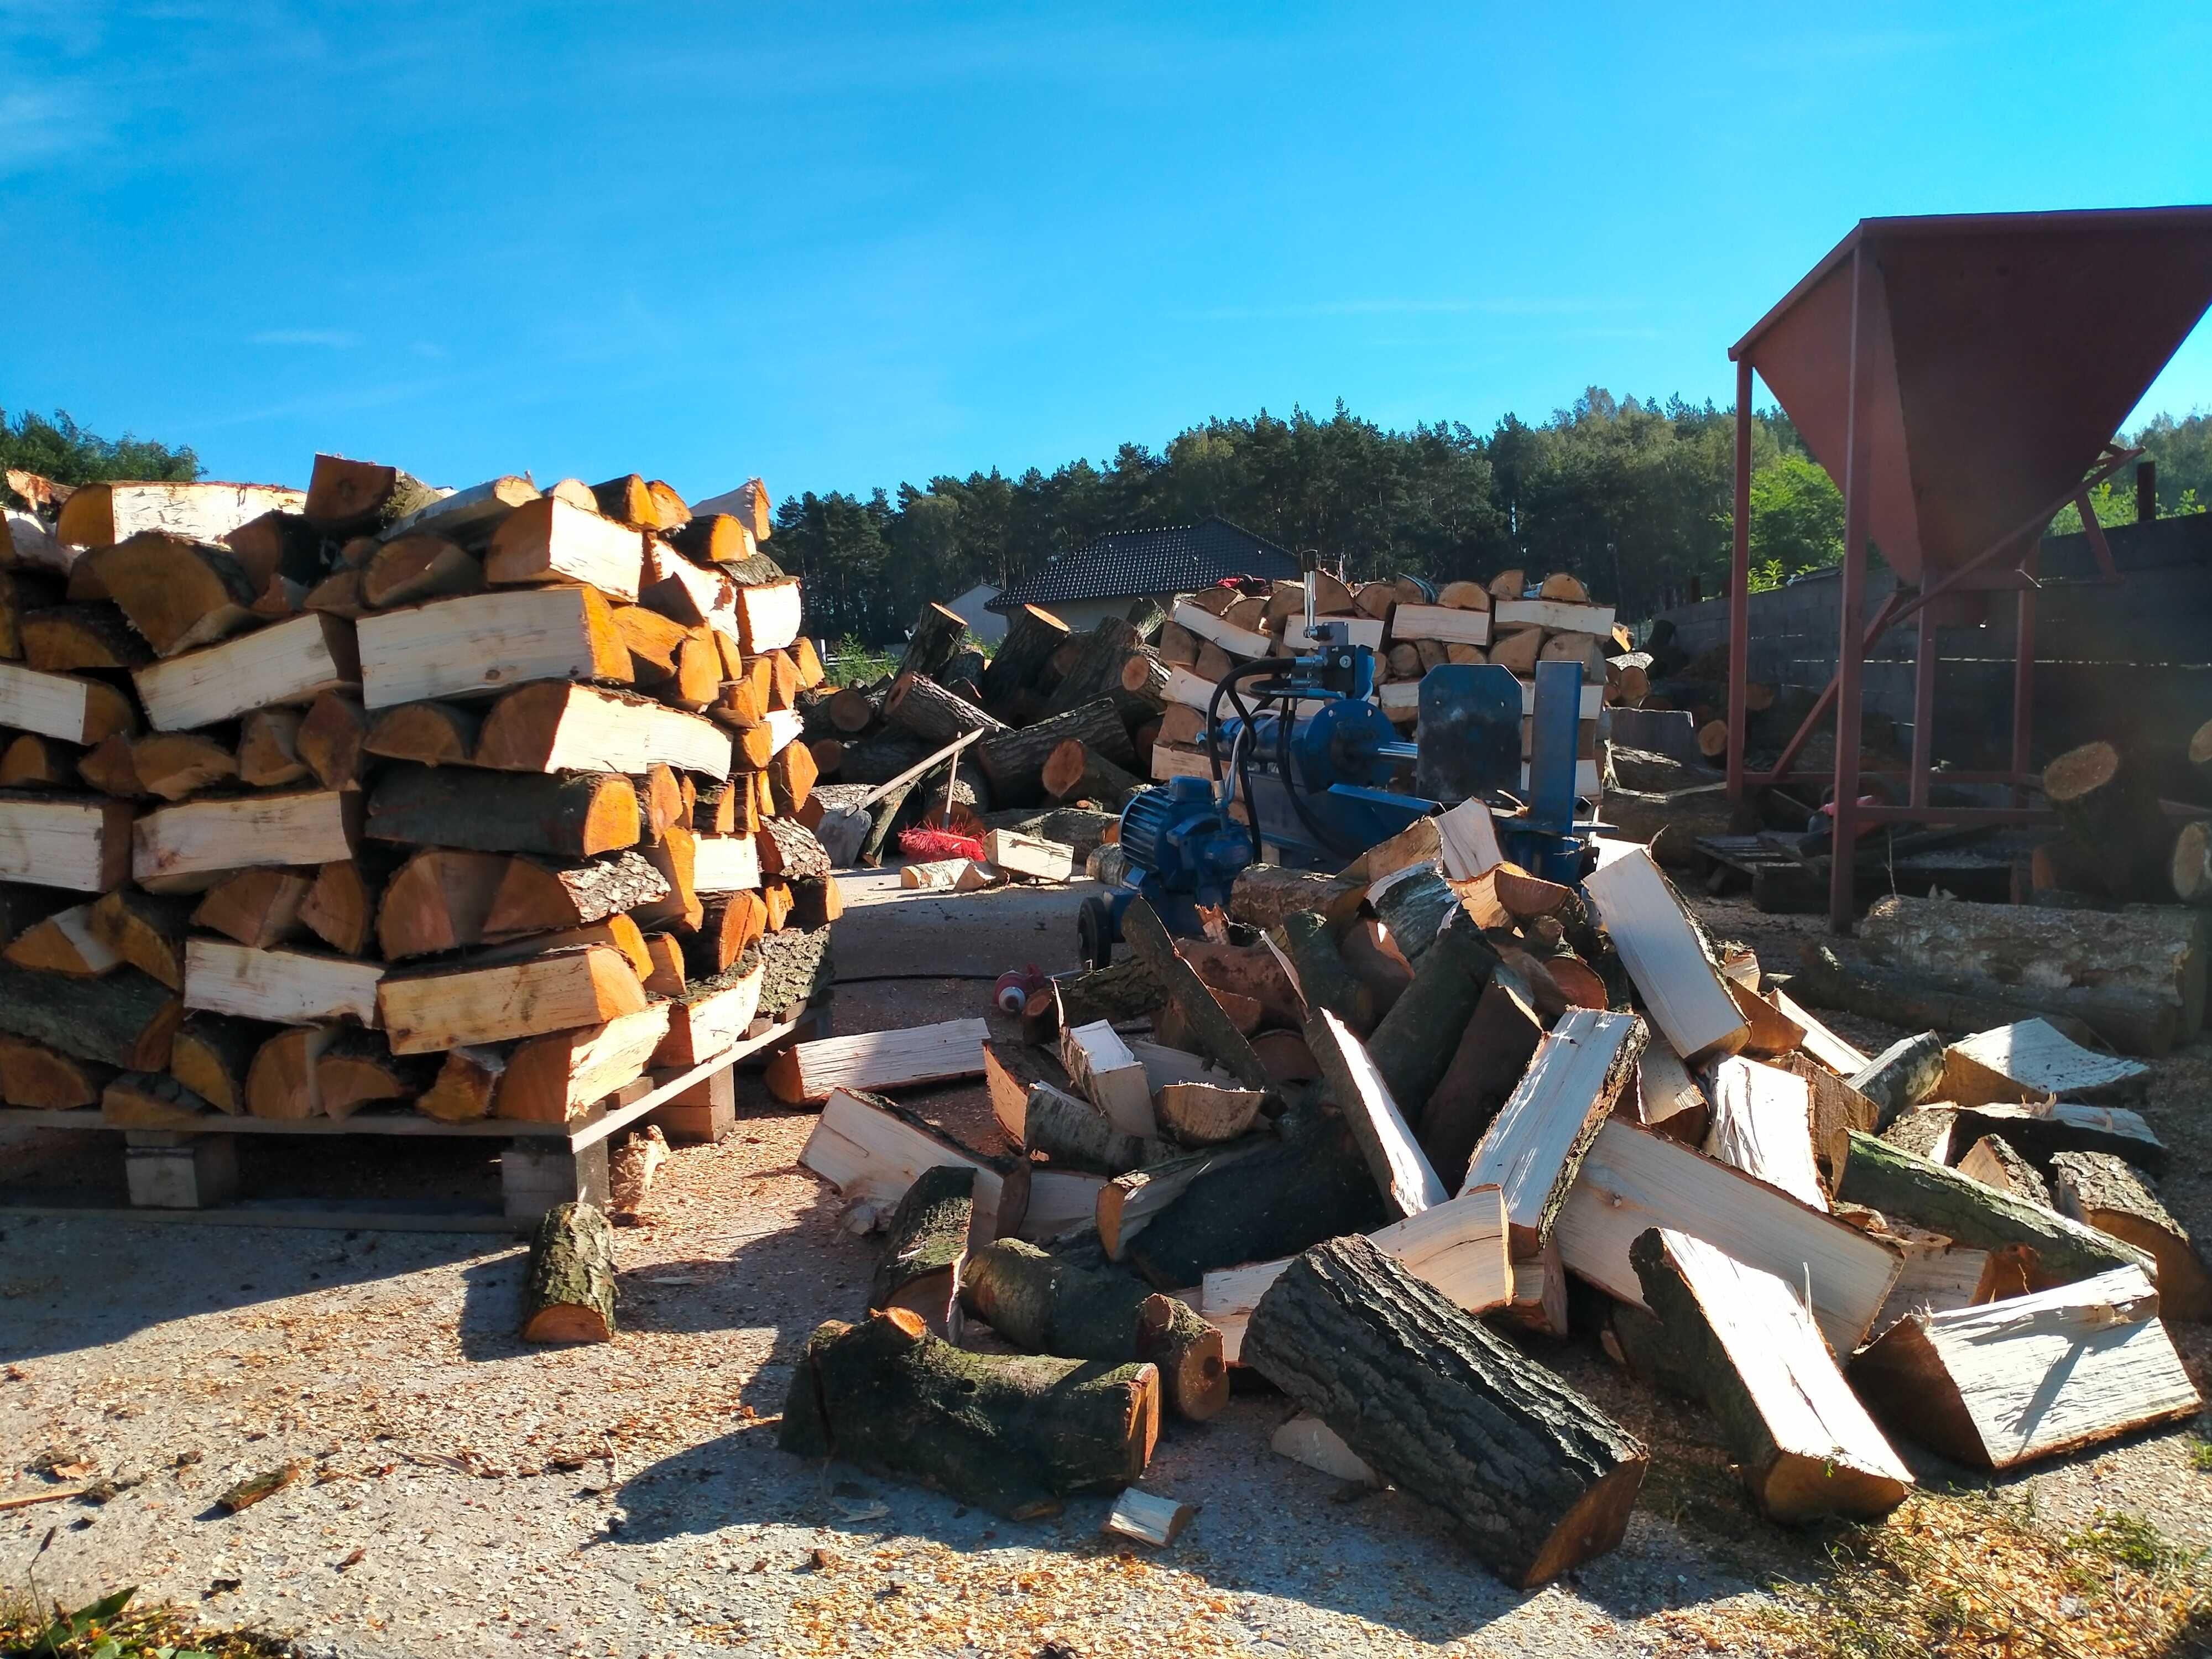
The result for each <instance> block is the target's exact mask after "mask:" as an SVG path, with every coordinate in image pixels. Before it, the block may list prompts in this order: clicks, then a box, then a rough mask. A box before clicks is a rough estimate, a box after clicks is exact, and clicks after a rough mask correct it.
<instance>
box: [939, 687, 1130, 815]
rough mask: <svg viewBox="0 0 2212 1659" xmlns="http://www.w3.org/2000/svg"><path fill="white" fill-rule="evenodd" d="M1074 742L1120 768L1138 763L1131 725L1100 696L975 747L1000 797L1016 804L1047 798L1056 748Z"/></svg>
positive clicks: (977, 761) (1109, 700)
mask: <svg viewBox="0 0 2212 1659" xmlns="http://www.w3.org/2000/svg"><path fill="white" fill-rule="evenodd" d="M1071 738H1073V739H1074V740H1076V741H1077V742H1079V743H1081V744H1084V745H1085V747H1087V748H1089V749H1091V750H1093V751H1095V752H1096V753H1097V754H1099V755H1102V756H1103V757H1105V758H1106V759H1108V760H1109V761H1111V762H1113V763H1115V765H1116V766H1121V767H1124V768H1126V767H1130V766H1133V765H1135V764H1136V760H1137V751H1136V750H1135V748H1134V747H1133V745H1132V744H1131V743H1130V741H1129V731H1128V727H1127V726H1126V725H1124V724H1123V723H1122V720H1121V714H1120V712H1119V711H1118V710H1117V709H1116V708H1115V705H1114V702H1113V700H1112V699H1111V698H1110V697H1094V698H1092V699H1091V700H1090V701H1088V702H1079V703H1077V704H1076V705H1075V706H1074V707H1073V708H1066V709H1064V710H1061V711H1058V712H1055V713H1054V714H1052V715H1051V716H1050V717H1048V718H1047V719H1044V720H1038V721H1037V722H1036V724H1035V725H1032V726H1023V727H1021V728H1019V729H1018V730H1012V731H1006V732H998V733H994V734H993V735H992V736H989V737H987V738H981V739H980V740H979V741H978V742H977V743H976V744H975V750H974V752H975V761H976V764H977V765H978V766H980V767H981V769H982V772H983V775H984V776H985V777H987V778H988V779H989V780H990V781H991V790H992V793H993V795H994V798H995V799H999V800H1002V801H1005V802H1006V803H1007V804H1009V805H1027V804H1030V803H1031V802H1035V801H1038V800H1042V799H1043V798H1044V766H1045V763H1046V762H1047V761H1048V760H1049V759H1050V758H1051V757H1052V753H1053V750H1055V749H1057V748H1059V747H1060V744H1063V743H1066V742H1067V741H1068V740H1069V739H1071Z"/></svg>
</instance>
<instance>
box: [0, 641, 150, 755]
mask: <svg viewBox="0 0 2212 1659" xmlns="http://www.w3.org/2000/svg"><path fill="white" fill-rule="evenodd" d="M0 726H9V727H13V728H14V729H15V730H16V731H19V732H35V733H37V734H38V735H39V736H40V737H46V738H59V739H60V740H61V741H62V742H64V743H76V744H84V745H85V746H86V747H88V748H89V747H91V746H93V745H94V744H100V743H104V742H106V740H107V739H108V738H111V737H113V736H115V735H116V734H118V732H119V733H121V734H123V735H124V736H125V737H128V736H129V735H131V733H132V732H137V729H138V714H137V710H136V709H134V708H131V699H130V698H128V697H127V696H124V694H123V693H122V692H120V691H118V690H116V689H115V688H114V687H113V686H112V685H110V684H107V683H106V681H105V680H99V679H92V678H86V677H84V676H82V675H77V674H46V673H41V672H40V671H38V670H37V669H35V668H26V667H24V666H23V665H22V664H21V663H15V662H0Z"/></svg>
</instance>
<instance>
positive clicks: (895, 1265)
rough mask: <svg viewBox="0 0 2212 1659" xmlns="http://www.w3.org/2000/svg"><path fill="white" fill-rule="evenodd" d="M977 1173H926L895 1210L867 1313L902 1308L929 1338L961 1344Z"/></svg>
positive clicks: (957, 1169) (958, 1169) (954, 1168)
mask: <svg viewBox="0 0 2212 1659" xmlns="http://www.w3.org/2000/svg"><path fill="white" fill-rule="evenodd" d="M974 1223H975V1170H974V1169H972V1168H970V1167H969V1166H967V1165H964V1164H939V1165H938V1166H937V1167H936V1168H935V1169H932V1170H923V1171H922V1172H921V1175H920V1176H917V1177H915V1183H914V1185H913V1186H911V1187H909V1188H907V1189H906V1194H905V1196H904V1197H902V1198H901V1199H900V1200H899V1201H898V1206H897V1207H896V1208H895V1209H894V1210H892V1212H891V1216H890V1222H889V1224H888V1225H887V1226H886V1228H885V1231H886V1233H887V1234H888V1237H887V1238H886V1239H885V1241H884V1254H883V1255H882V1257H881V1259H880V1260H879V1261H878V1262H877V1264H876V1275H875V1279H874V1280H873V1281H872V1283H871V1285H870V1286H869V1290H868V1310H869V1311H870V1312H872V1313H873V1312H878V1311H880V1310H883V1309H885V1308H904V1309H905V1310H907V1311H908V1312H909V1313H913V1314H916V1315H918V1316H921V1320H922V1322H924V1323H925V1324H927V1326H928V1327H929V1329H930V1333H931V1334H933V1335H935V1336H940V1337H943V1338H945V1340H948V1341H957V1340H959V1335H960V1327H959V1306H960V1304H959V1288H960V1279H961V1264H962V1263H963V1261H967V1260H968V1246H969V1231H970V1229H971V1228H972V1227H973V1225H974Z"/></svg>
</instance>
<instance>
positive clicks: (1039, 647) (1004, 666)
mask: <svg viewBox="0 0 2212 1659" xmlns="http://www.w3.org/2000/svg"><path fill="white" fill-rule="evenodd" d="M1068 631H1069V630H1068V626H1067V624H1066V623H1064V622H1062V621H1060V618H1059V617H1055V616H1054V615H1053V614H1052V612H1050V611H1043V610H1040V609H1039V608H1038V607H1037V606H1036V605H1023V606H1021V607H1020V608H1019V609H1018V610H1017V611H1014V613H1013V614H1012V616H1011V617H1008V618H1007V619H1006V638H1005V639H1003V640H1001V641H999V648H998V650H997V652H996V653H994V655H993V656H992V658H991V660H990V663H989V664H988V665H987V666H986V667H985V668H984V670H983V678H982V679H981V681H980V682H978V687H979V689H980V690H981V692H982V694H983V702H984V706H985V707H987V708H1004V707H1005V706H1006V704H1007V703H1009V702H1011V701H1012V699H1013V697H1014V696H1015V695H1016V694H1017V693H1018V692H1022V691H1034V692H1036V693H1038V694H1039V695H1040V696H1042V695H1043V694H1045V693H1047V692H1048V691H1049V690H1051V687H1050V686H1049V685H1048V684H1046V683H1045V679H1046V665H1048V663H1050V662H1051V660H1052V655H1053V653H1054V652H1055V651H1057V650H1058V649H1059V648H1060V646H1061V644H1062V643H1063V642H1065V641H1066V639H1067V636H1068Z"/></svg>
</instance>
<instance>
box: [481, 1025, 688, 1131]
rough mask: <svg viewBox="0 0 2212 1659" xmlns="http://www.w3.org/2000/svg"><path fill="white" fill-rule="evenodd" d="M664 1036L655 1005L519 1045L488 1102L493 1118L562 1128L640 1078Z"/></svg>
mask: <svg viewBox="0 0 2212 1659" xmlns="http://www.w3.org/2000/svg"><path fill="white" fill-rule="evenodd" d="M667 1035H668V1004H667V1003H666V1002H665V1001H661V1002H654V1003H651V1004H649V1005H647V1006H645V1007H642V1008H638V1009H634V1010H632V1011H630V1012H626V1013H622V1014H617V1016H615V1018H611V1019H609V1020H607V1021H605V1022H604V1023H603V1024H593V1025H586V1026H584V1027H581V1028H580V1029H578V1030H568V1031H552V1032H548V1033H547V1034H545V1035H544V1036H535V1037H531V1038H529V1039H527V1040H526V1041H524V1042H518V1043H516V1044H515V1045H514V1047H513V1048H512V1049H511V1050H510V1051H509V1052H508V1054H507V1066H506V1069H505V1070H504V1071H503V1072H501V1074H500V1079H499V1085H498V1088H497V1089H496V1091H495V1092H494V1094H493V1096H492V1115H493V1116H495V1117H499V1118H505V1119H509V1120H512V1121H517V1122H524V1123H565V1122H567V1121H568V1120H569V1119H570V1118H573V1117H577V1116H580V1115H582V1114H583V1113H585V1112H586V1111H588V1110H589V1109H591V1107H592V1104H593V1103H596V1102H598V1101H600V1100H604V1099H605V1097H607V1096H609V1095H611V1094H612V1093H613V1092H614V1091H616V1090H617V1089H620V1088H621V1087H623V1085H625V1084H629V1083H634V1082H635V1081H636V1080H637V1079H639V1078H641V1077H642V1076H643V1075H644V1074H645V1068H646V1065H647V1062H648V1061H650V1060H652V1058H653V1051H654V1050H655V1049H656V1048H659V1046H660V1042H661V1040H662V1039H663V1038H664V1037H665V1036H667Z"/></svg>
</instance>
